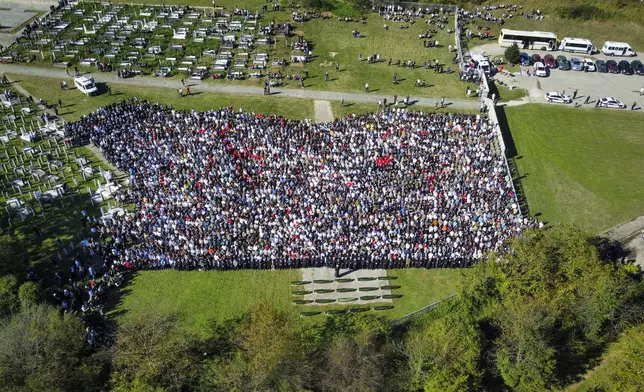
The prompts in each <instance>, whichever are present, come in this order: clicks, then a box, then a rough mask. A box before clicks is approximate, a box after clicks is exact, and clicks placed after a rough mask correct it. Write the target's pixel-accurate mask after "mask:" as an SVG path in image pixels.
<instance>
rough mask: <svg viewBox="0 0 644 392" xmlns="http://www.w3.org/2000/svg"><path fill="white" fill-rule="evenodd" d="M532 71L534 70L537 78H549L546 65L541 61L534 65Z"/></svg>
mask: <svg viewBox="0 0 644 392" xmlns="http://www.w3.org/2000/svg"><path fill="white" fill-rule="evenodd" d="M532 69H533V70H534V74H535V75H537V76H540V77H542V78H545V77H546V76H548V69H547V68H546V65H545V64H544V63H542V62H541V61H537V62H536V63H534V65H533V66H532Z"/></svg>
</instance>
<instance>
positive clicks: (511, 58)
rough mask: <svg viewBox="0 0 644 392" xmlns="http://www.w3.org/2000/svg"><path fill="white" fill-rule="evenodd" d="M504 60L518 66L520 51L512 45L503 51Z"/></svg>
mask: <svg viewBox="0 0 644 392" xmlns="http://www.w3.org/2000/svg"><path fill="white" fill-rule="evenodd" d="M505 59H506V60H507V61H508V62H509V63H510V64H519V62H520V61H521V51H520V50H519V46H518V45H517V44H512V45H510V46H509V47H508V48H507V49H506V50H505Z"/></svg>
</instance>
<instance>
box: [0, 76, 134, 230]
mask: <svg viewBox="0 0 644 392" xmlns="http://www.w3.org/2000/svg"><path fill="white" fill-rule="evenodd" d="M5 88H6V90H5V91H4V92H3V94H2V96H1V97H0V102H1V106H2V107H1V108H0V110H1V112H0V144H1V145H0V183H1V188H2V194H1V195H0V202H2V204H3V205H4V208H3V211H2V213H1V215H2V221H1V222H0V227H2V229H3V232H5V233H6V232H7V231H8V230H12V231H16V230H18V231H21V230H22V231H24V230H25V228H28V227H38V226H43V225H47V222H48V221H49V220H52V221H51V222H50V223H51V225H53V226H56V225H57V224H59V222H58V220H59V219H60V216H58V214H60V213H65V212H64V211H67V212H69V210H71V211H74V210H79V211H80V209H83V208H92V207H95V208H96V209H99V208H100V209H101V211H102V212H103V217H104V218H106V217H109V216H110V215H111V214H115V213H123V212H124V210H123V207H122V206H121V205H120V202H119V200H121V195H120V191H121V190H123V187H122V185H120V184H119V183H118V181H117V178H116V176H115V174H114V173H112V172H110V171H109V170H108V169H107V168H106V167H105V166H104V165H103V164H101V163H100V162H98V161H97V159H96V158H95V157H94V156H93V155H92V154H91V153H89V151H87V150H86V149H81V148H77V147H75V146H72V145H71V143H70V139H68V138H66V137H65V136H66V135H65V132H64V126H65V124H64V121H63V120H62V119H60V118H58V117H56V116H53V115H50V114H49V113H48V112H47V111H45V110H43V109H41V107H39V105H37V104H36V103H34V102H32V101H31V100H29V99H27V98H26V97H24V96H22V95H20V94H19V93H17V92H16V91H15V90H14V89H12V88H10V87H9V88H7V87H6V86H5Z"/></svg>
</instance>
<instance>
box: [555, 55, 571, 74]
mask: <svg viewBox="0 0 644 392" xmlns="http://www.w3.org/2000/svg"><path fill="white" fill-rule="evenodd" d="M557 67H558V68H559V69H561V70H563V71H570V70H571V69H572V67H571V66H570V61H568V59H567V58H566V56H557Z"/></svg>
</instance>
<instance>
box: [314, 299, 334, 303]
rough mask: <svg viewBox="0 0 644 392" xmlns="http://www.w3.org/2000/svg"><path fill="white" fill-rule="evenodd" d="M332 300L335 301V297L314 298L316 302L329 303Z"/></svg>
mask: <svg viewBox="0 0 644 392" xmlns="http://www.w3.org/2000/svg"><path fill="white" fill-rule="evenodd" d="M332 302H335V299H333V298H322V299H316V300H315V303H316V304H330V303H332Z"/></svg>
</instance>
